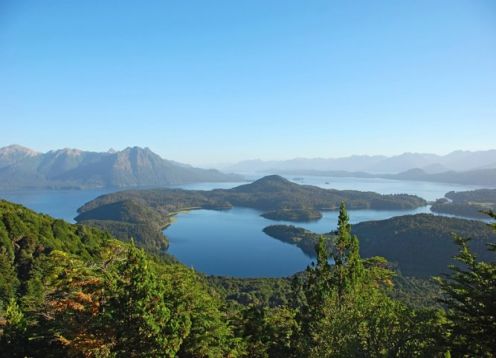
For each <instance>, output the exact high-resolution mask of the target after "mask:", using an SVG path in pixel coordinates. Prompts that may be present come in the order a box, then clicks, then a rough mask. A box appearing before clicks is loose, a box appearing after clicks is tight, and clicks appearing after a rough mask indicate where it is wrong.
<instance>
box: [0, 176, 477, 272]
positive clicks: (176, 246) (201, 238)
mask: <svg viewBox="0 0 496 358" xmlns="http://www.w3.org/2000/svg"><path fill="white" fill-rule="evenodd" d="M260 176H261V175H260ZM258 177H259V176H252V177H250V178H249V179H250V180H254V179H257V178H258ZM288 179H290V180H293V181H295V182H297V183H300V184H308V185H316V186H320V187H323V188H335V189H340V190H343V189H352V190H360V191H375V192H378V193H382V194H395V193H408V194H416V195H419V196H421V197H423V198H424V199H427V200H434V199H437V198H441V197H443V196H444V194H445V193H447V192H448V191H452V190H455V191H463V190H472V189H477V188H478V187H475V186H462V185H452V184H440V183H424V182H406V181H397V180H387V179H361V178H330V177H316V176H315V177H314V176H300V177H299V178H298V180H294V179H295V178H294V177H292V176H288ZM240 184H243V183H238V182H237V183H198V184H189V185H183V186H179V187H181V188H184V189H194V190H210V189H214V188H231V187H234V186H237V185H240ZM109 192H111V190H103V189H93V190H27V191H8V192H5V191H3V192H0V198H2V199H6V200H9V201H12V202H16V203H20V204H23V205H25V206H27V207H28V208H30V209H33V210H35V211H37V212H42V213H46V214H49V215H51V216H54V217H56V218H61V219H64V220H67V221H69V222H74V220H73V218H74V217H75V216H76V215H77V209H78V208H79V207H80V206H82V205H83V204H85V203H86V202H88V201H90V200H92V199H94V198H96V197H98V196H100V195H103V194H106V193H109ZM422 212H430V211H429V207H424V208H419V209H416V210H408V211H375V210H354V211H350V220H351V222H352V223H357V222H361V221H367V220H379V219H387V218H390V217H393V216H398V215H406V214H416V213H422ZM276 223H280V224H292V225H296V226H302V227H305V228H307V229H309V230H312V231H315V232H320V233H324V232H329V231H331V230H334V229H335V227H336V224H337V213H336V212H325V213H323V218H322V219H321V220H319V221H315V222H310V223H289V222H288V223H286V222H280V221H278V222H275V221H271V220H268V219H265V218H263V217H261V216H260V212H258V211H256V210H252V209H246V208H234V209H231V210H228V211H212V210H195V211H191V212H188V213H181V214H179V215H177V216H176V218H175V222H174V223H173V224H172V225H171V226H170V227H169V228H168V229H167V230H165V234H166V236H167V237H168V238H169V240H170V248H169V252H170V253H171V254H173V255H174V256H176V257H177V258H178V259H179V261H181V262H183V263H184V264H186V265H189V266H192V267H194V268H195V269H196V270H198V271H201V272H204V273H208V274H214V275H230V276H239V277H276V276H287V275H290V274H293V273H295V272H297V271H301V270H303V269H304V268H305V267H306V266H307V265H308V264H309V263H310V261H311V259H310V258H308V257H307V256H305V255H304V254H303V253H302V252H301V251H300V250H299V249H298V248H297V247H295V246H292V245H289V244H285V243H282V242H280V241H278V240H275V239H273V238H270V237H269V236H267V235H265V234H264V233H263V232H262V229H263V228H264V227H265V226H268V225H271V224H276Z"/></svg>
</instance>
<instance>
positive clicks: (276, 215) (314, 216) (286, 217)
mask: <svg viewBox="0 0 496 358" xmlns="http://www.w3.org/2000/svg"><path fill="white" fill-rule="evenodd" d="M261 216H263V217H264V218H266V219H270V220H280V221H299V222H302V221H313V220H319V219H321V218H322V213H321V212H320V211H318V210H315V209H307V208H302V209H279V210H274V211H268V212H266V213H263V214H262V215H261Z"/></svg>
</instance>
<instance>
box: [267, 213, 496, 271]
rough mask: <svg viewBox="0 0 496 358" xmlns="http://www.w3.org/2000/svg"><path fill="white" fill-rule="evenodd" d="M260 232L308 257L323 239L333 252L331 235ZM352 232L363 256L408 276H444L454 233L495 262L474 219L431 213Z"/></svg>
mask: <svg viewBox="0 0 496 358" xmlns="http://www.w3.org/2000/svg"><path fill="white" fill-rule="evenodd" d="M263 231H264V233H266V234H267V235H269V236H270V237H272V238H275V239H277V240H280V241H283V242H285V243H288V244H292V245H295V246H297V247H298V248H300V249H301V250H302V251H303V252H304V253H305V254H307V255H308V256H310V257H314V256H315V249H314V248H315V244H316V243H317V241H318V239H319V237H324V238H326V240H327V244H328V247H329V250H332V249H333V243H334V241H333V239H334V233H332V232H331V233H325V234H317V233H314V232H312V231H309V230H306V229H303V228H299V227H295V226H292V225H271V226H268V227H266V228H264V230H263ZM352 232H353V234H354V235H356V236H357V237H358V239H359V241H360V254H361V255H362V256H363V257H374V256H383V257H385V258H386V259H387V260H388V261H390V262H392V263H394V264H395V265H397V267H398V269H399V270H400V272H401V273H402V274H404V275H407V276H415V277H430V276H433V275H439V274H441V273H445V272H446V270H447V267H448V265H450V264H454V263H455V261H454V260H453V257H454V256H455V255H456V254H457V247H456V245H455V243H454V242H453V233H457V234H458V235H460V236H462V237H473V238H476V239H474V240H472V241H471V242H470V247H471V249H472V250H473V251H474V252H475V253H476V254H477V255H478V257H479V258H480V259H482V260H495V259H496V255H495V253H494V252H491V251H489V250H487V248H486V246H487V244H488V243H495V242H496V235H495V233H494V230H491V228H490V227H489V226H488V225H487V224H485V223H483V222H480V221H476V220H466V219H459V218H449V217H444V216H437V215H431V214H417V215H404V216H398V217H394V218H391V219H387V220H378V221H366V222H361V223H359V224H355V225H353V226H352Z"/></svg>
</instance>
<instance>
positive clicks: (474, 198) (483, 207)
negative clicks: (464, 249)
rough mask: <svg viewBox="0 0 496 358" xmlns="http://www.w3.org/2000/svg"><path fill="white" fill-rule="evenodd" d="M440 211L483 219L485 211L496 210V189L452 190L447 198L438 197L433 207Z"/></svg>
mask: <svg viewBox="0 0 496 358" xmlns="http://www.w3.org/2000/svg"><path fill="white" fill-rule="evenodd" d="M431 210H432V211H434V212H438V213H444V214H451V215H458V216H465V217H472V218H478V219H481V218H482V219H483V218H487V215H486V214H485V213H484V212H487V211H488V210H493V211H494V210H496V189H479V190H472V191H459V192H454V191H450V192H449V193H447V194H446V195H445V198H442V199H438V200H437V201H436V202H435V203H434V204H433V205H432V207H431Z"/></svg>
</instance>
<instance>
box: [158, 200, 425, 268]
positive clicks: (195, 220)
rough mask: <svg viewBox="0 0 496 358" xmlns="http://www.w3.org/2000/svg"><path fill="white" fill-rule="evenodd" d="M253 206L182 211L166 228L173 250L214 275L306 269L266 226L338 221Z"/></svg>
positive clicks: (377, 215)
mask: <svg viewBox="0 0 496 358" xmlns="http://www.w3.org/2000/svg"><path fill="white" fill-rule="evenodd" d="M424 212H429V208H428V207H423V208H418V209H415V210H408V211H394V210H393V211H374V210H353V211H350V212H349V215H350V222H351V223H352V224H353V223H357V222H360V221H367V220H379V219H387V218H391V217H393V216H398V215H406V214H416V213H424ZM260 214H261V212H260V211H257V210H254V209H248V208H233V209H230V210H225V211H215V210H193V211H190V212H186V213H180V214H178V215H177V216H176V217H175V222H174V223H173V224H172V225H171V226H170V227H169V228H167V229H166V230H165V231H164V233H165V235H166V236H167V238H168V239H169V241H170V247H169V253H170V254H172V255H174V256H175V257H176V258H177V259H178V260H179V261H181V262H182V263H184V264H186V265H188V266H191V267H193V268H194V269H195V270H197V271H200V272H204V273H207V274H210V275H229V276H238V277H280V276H289V275H291V274H293V273H295V272H298V271H302V270H304V269H305V267H306V266H307V265H308V264H310V262H311V259H310V258H309V257H308V256H306V255H305V254H304V253H303V252H302V251H301V250H300V249H299V248H297V247H296V246H293V245H289V244H286V243H284V242H281V241H279V240H276V239H273V238H271V237H270V236H267V235H266V234H265V233H264V232H263V231H262V230H263V228H264V227H266V226H269V225H274V224H288V225H297V226H300V227H304V228H306V229H309V230H312V231H315V232H319V233H325V232H329V231H331V230H334V229H335V228H336V226H337V212H335V211H334V212H332V211H330V212H325V213H323V217H322V219H320V220H319V221H315V222H308V223H291V222H286V221H272V220H268V219H265V218H263V217H261V216H260Z"/></svg>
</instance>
